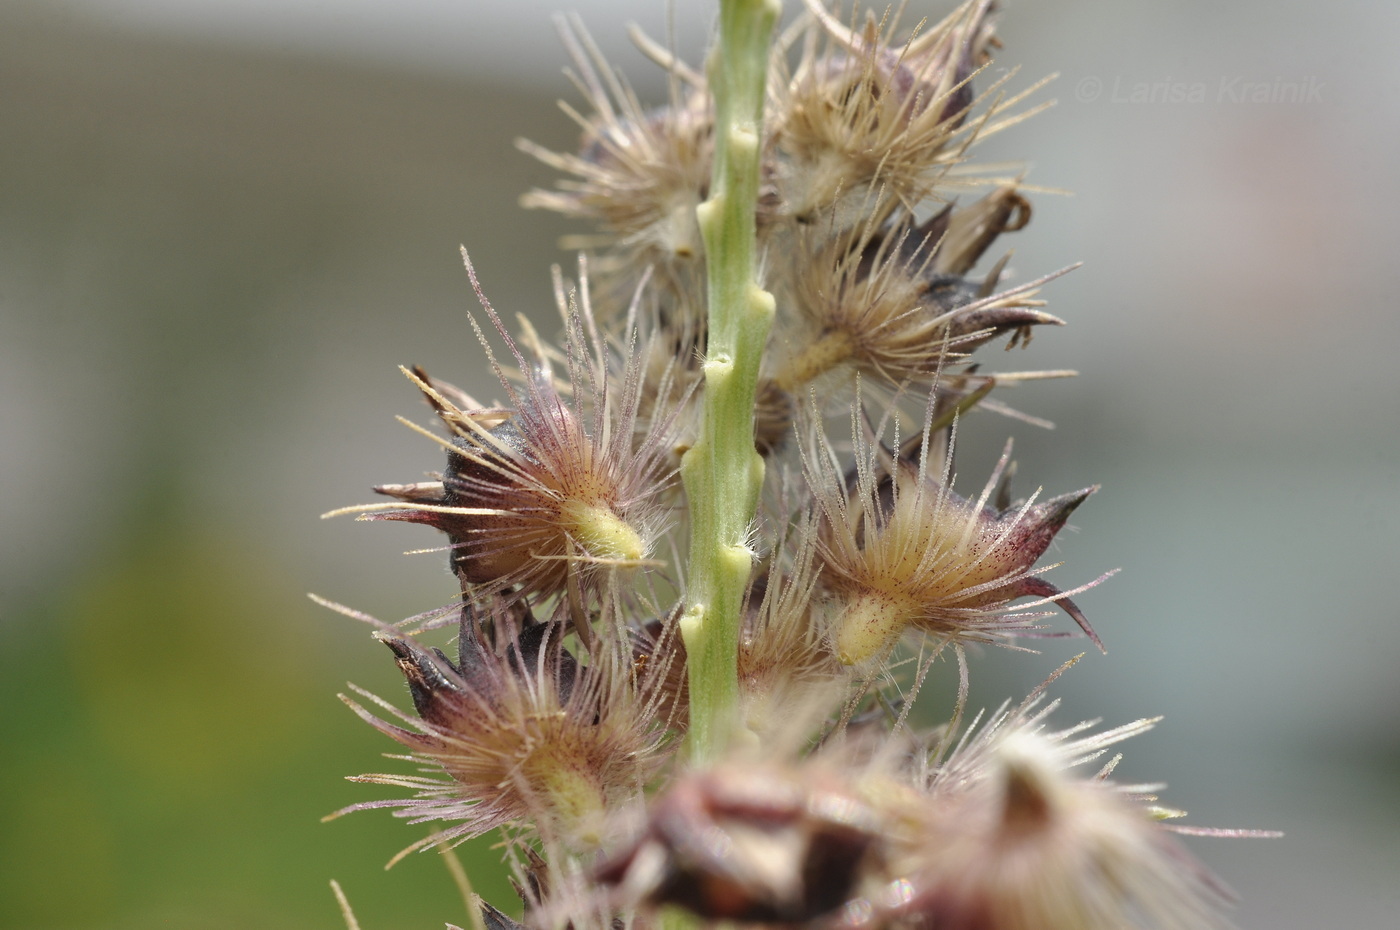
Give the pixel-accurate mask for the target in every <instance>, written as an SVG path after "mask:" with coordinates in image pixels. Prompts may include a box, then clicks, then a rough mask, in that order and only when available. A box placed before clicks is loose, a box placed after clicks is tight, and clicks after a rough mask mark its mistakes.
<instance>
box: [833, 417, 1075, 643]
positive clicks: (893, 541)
mask: <svg viewBox="0 0 1400 930" xmlns="http://www.w3.org/2000/svg"><path fill="white" fill-rule="evenodd" d="M878 445H879V444H878V442H876V441H875V440H873V439H869V438H866V439H863V440H861V439H858V441H857V450H856V455H857V471H856V475H855V476H854V481H851V482H847V480H846V479H845V478H844V477H843V476H840V475H837V474H835V472H834V471H833V470H831V469H830V468H829V467H827V466H822V467H821V469H820V473H819V474H817V475H816V476H815V477H816V478H817V480H816V481H814V482H813V484H814V491H815V493H816V495H817V500H818V504H819V507H820V509H821V512H822V521H821V536H820V539H821V547H820V561H821V563H822V569H823V570H822V575H821V582H822V585H823V587H824V588H825V589H826V590H827V591H828V592H829V593H830V595H831V599H832V603H831V607H832V611H833V616H832V621H831V622H832V626H833V638H834V642H835V651H836V654H837V656H838V658H840V660H841V661H842V662H845V663H847V664H854V663H859V662H864V661H866V660H868V659H872V658H877V657H880V656H883V655H884V654H885V652H886V651H887V650H888V649H889V648H890V647H891V646H892V645H893V644H894V642H895V641H896V640H897V639H898V638H899V636H900V635H901V634H902V633H904V632H905V631H906V630H910V629H916V630H922V631H925V632H927V633H929V634H931V635H933V636H934V637H936V638H939V639H942V640H948V639H953V640H982V641H996V640H998V639H1004V638H1006V637H1009V636H1014V635H1016V634H1018V633H1021V634H1024V633H1027V632H1032V631H1034V630H1037V629H1039V627H1038V626H1036V625H1035V624H1034V623H1033V621H1035V620H1037V619H1039V618H1040V617H1041V616H1043V614H1032V615H1027V614H1026V613H1024V608H1017V607H1012V606H1010V605H1011V602H1012V601H1014V600H1016V599H1018V598H1022V597H1028V596H1030V597H1037V598H1041V599H1043V600H1041V601H1040V602H1039V603H1041V604H1043V603H1046V602H1047V601H1053V602H1055V603H1058V604H1060V605H1061V606H1062V607H1064V609H1065V610H1066V611H1067V612H1069V613H1070V615H1071V616H1072V617H1074V619H1075V620H1076V622H1078V623H1079V624H1080V625H1081V627H1082V628H1083V629H1084V631H1085V632H1086V633H1088V634H1089V635H1090V636H1091V637H1092V636H1093V634H1092V631H1091V630H1090V628H1089V626H1088V623H1087V621H1086V620H1084V619H1083V614H1082V613H1081V612H1080V611H1079V609H1078V607H1076V606H1075V605H1074V603H1073V602H1072V601H1070V600H1069V599H1068V598H1067V597H1066V596H1064V595H1063V594H1062V593H1061V592H1060V591H1059V590H1058V589H1057V588H1055V587H1053V586H1052V585H1050V584H1049V583H1048V582H1046V581H1044V580H1042V579H1041V578H1039V577H1038V576H1037V575H1036V574H1034V573H1033V572H1032V569H1033V567H1034V565H1035V563H1036V561H1037V560H1039V558H1040V557H1041V555H1042V554H1043V553H1044V552H1045V550H1046V549H1047V548H1048V547H1049V546H1050V543H1051V542H1052V541H1053V540H1054V538H1055V534H1056V533H1058V532H1059V530H1060V529H1061V528H1062V527H1063V526H1064V524H1065V521H1066V520H1067V519H1068V517H1069V515H1070V514H1071V513H1072V512H1073V511H1074V509H1075V508H1076V507H1078V506H1079V505H1080V504H1081V503H1083V501H1084V500H1085V499H1086V498H1088V497H1089V495H1090V494H1092V493H1093V492H1094V491H1095V490H1097V488H1086V489H1084V490H1083V491H1077V492H1075V493H1073V494H1066V495H1063V496H1061V497H1056V498H1052V499H1051V500H1048V501H1044V502H1041V503H1036V502H1034V500H1032V501H1028V502H1026V503H1024V504H1022V505H1020V506H1018V507H1013V508H1010V509H1008V510H1006V511H1002V512H997V511H994V510H992V509H990V508H989V507H987V500H988V499H989V498H990V496H991V494H992V492H993V490H994V489H995V487H996V486H997V484H998V482H999V480H1000V478H1001V475H1002V473H1003V471H1004V470H1005V468H1006V466H1007V464H1008V462H1009V456H1010V449H1009V448H1008V449H1007V452H1006V454H1004V455H1003V456H1002V459H1001V461H1000V462H999V464H998V466H997V468H996V470H995V471H994V472H993V474H992V477H991V479H990V480H989V481H988V483H987V486H986V488H985V489H984V490H983V493H982V495H981V497H980V499H978V500H977V501H976V502H973V501H969V500H966V499H964V498H962V497H960V496H959V495H957V494H955V493H954V492H953V491H952V489H951V487H949V483H950V480H951V476H950V475H949V474H947V473H945V474H944V475H943V476H942V477H941V478H938V477H935V476H933V475H931V474H930V473H929V472H928V469H927V467H926V464H927V454H928V452H927V447H926V446H925V447H924V448H923V451H922V452H921V457H920V461H919V462H918V463H917V464H916V463H914V462H910V461H907V460H904V459H898V458H896V459H893V460H891V461H887V462H886V463H885V465H883V466H882V465H881V464H879V462H878V461H877V457H876V454H875V453H876V451H877V449H878ZM829 460H830V459H829V456H827V457H821V456H814V457H813V459H812V460H811V461H814V462H822V461H829ZM1029 606H1036V604H1035V603H1032V604H1031V605H1029ZM1095 642H1096V643H1097V638H1095Z"/></svg>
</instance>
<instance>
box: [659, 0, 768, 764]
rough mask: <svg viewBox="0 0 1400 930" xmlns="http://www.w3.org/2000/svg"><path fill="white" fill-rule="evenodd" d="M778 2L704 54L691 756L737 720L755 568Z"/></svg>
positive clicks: (692, 483) (713, 745)
mask: <svg viewBox="0 0 1400 930" xmlns="http://www.w3.org/2000/svg"><path fill="white" fill-rule="evenodd" d="M781 9H782V4H781V2H780V0H721V2H720V25H719V41H718V42H717V44H716V45H715V47H714V49H713V50H712V51H711V52H710V57H709V60H708V62H707V68H708V71H709V81H710V87H711V90H712V93H713V94H714V102H715V165H714V176H713V179H712V181H711V184H710V199H709V200H707V201H705V202H704V203H703V204H701V205H700V207H699V209H698V210H697V215H698V218H699V222H700V231H701V234H702V235H703V237H704V242H705V260H706V265H707V269H708V274H709V302H710V305H709V331H708V332H709V335H708V343H707V345H706V347H705V365H704V375H705V393H704V405H705V409H704V419H703V422H702V426H701V430H700V436H699V438H698V439H697V441H696V443H695V445H694V446H692V447H691V448H690V450H689V451H688V452H686V454H685V457H684V459H683V461H682V463H681V475H682V478H683V480H684V482H685V489H686V495H687V497H688V498H689V501H690V519H691V535H690V566H689V572H688V574H687V578H686V584H687V588H686V610H685V614H684V616H683V617H682V619H681V634H682V636H683V637H684V639H685V648H686V653H687V655H688V662H689V668H688V671H689V676H690V726H689V731H688V737H687V738H688V740H689V750H690V757H691V759H692V760H693V761H694V762H697V763H698V762H704V761H706V760H708V759H713V758H715V757H716V756H717V755H719V753H720V752H721V751H722V750H723V748H724V745H725V743H726V741H727V740H728V738H729V736H730V735H731V730H732V728H733V726H734V724H735V719H736V714H737V709H738V698H739V679H738V657H739V624H740V610H741V608H742V601H743V596H744V588H745V586H746V585H747V584H748V580H749V574H750V572H751V571H752V569H753V559H752V553H751V552H750V550H749V547H748V545H747V544H746V543H747V536H748V530H749V524H750V522H751V521H752V520H753V515H754V510H755V508H756V507H757V505H758V495H759V490H760V488H761V487H762V484H763V459H762V458H760V457H759V455H758V453H757V452H755V451H754V444H753V421H754V416H753V411H754V394H755V391H756V386H757V384H758V369H759V362H760V360H761V359H762V357H763V346H764V343H765V342H766V341H767V339H768V331H769V329H771V328H772V324H773V296H772V295H771V294H769V293H768V292H767V291H764V290H763V289H762V288H760V287H759V286H758V281H757V279H756V274H755V272H756V268H757V233H756V229H755V221H754V214H755V210H756V208H757V203H758V185H759V164H760V161H761V158H762V147H763V99H764V94H765V90H766V82H767V75H768V55H769V44H770V42H771V38H772V34H773V27H774V25H775V24H776V23H777V20H778V14H779V13H780V12H781Z"/></svg>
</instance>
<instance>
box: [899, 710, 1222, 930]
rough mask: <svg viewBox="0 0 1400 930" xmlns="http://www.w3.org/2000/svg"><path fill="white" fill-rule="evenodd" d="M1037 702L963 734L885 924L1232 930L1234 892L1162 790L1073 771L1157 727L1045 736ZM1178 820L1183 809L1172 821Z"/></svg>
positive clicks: (904, 860)
mask: <svg viewBox="0 0 1400 930" xmlns="http://www.w3.org/2000/svg"><path fill="white" fill-rule="evenodd" d="M1039 700H1040V696H1039V694H1037V695H1034V696H1033V697H1032V698H1031V699H1029V700H1028V701H1027V702H1026V703H1024V704H1022V705H1021V707H1019V708H1017V709H1016V710H1014V711H1010V712H1008V711H1007V710H1006V709H1005V708H1003V710H1002V711H1001V712H999V713H998V714H996V715H994V716H993V717H992V719H991V720H990V721H989V722H988V723H987V725H986V726H985V727H984V728H983V729H982V730H981V731H980V732H976V733H970V734H967V735H965V736H964V737H963V741H962V743H961V744H960V745H959V747H958V748H957V750H955V752H954V753H953V755H952V756H951V757H950V758H949V759H948V760H947V761H946V762H945V763H943V764H942V765H940V766H937V767H936V768H935V769H934V770H933V772H932V775H931V778H930V780H929V782H928V784H927V785H926V788H925V790H926V801H925V803H924V806H923V809H922V813H921V816H922V819H923V827H922V829H921V830H920V831H919V839H918V842H917V844H916V845H914V846H911V847H910V848H908V849H907V850H906V851H905V854H904V856H902V857H899V859H898V863H897V868H896V871H895V872H894V874H895V875H898V876H899V880H898V881H896V882H894V883H892V884H891V885H890V886H889V887H888V888H887V889H886V892H885V893H884V894H883V895H880V896H877V898H876V901H877V902H880V903H881V905H882V908H883V909H884V910H883V914H884V916H885V917H886V918H887V919H888V921H889V925H891V926H900V927H903V926H906V925H907V926H921V927H940V928H945V927H946V928H957V930H964V928H966V930H972V928H996V930H1111V928H1120V927H1126V926H1133V927H1142V928H1145V930H1146V928H1151V930H1190V928H1221V927H1225V926H1228V923H1227V921H1225V920H1224V918H1223V917H1222V916H1221V913H1220V911H1221V906H1222V905H1223V904H1224V903H1226V901H1227V898H1228V893H1227V892H1226V891H1225V890H1224V889H1223V888H1222V887H1221V886H1220V885H1219V884H1218V882H1216V881H1215V880H1214V879H1213V877H1212V876H1210V875H1209V873H1208V872H1206V871H1205V870H1204V868H1202V867H1201V866H1200V865H1198V864H1197V863H1195V862H1194V861H1193V860H1192V859H1191V857H1190V856H1189V855H1188V854H1187V853H1186V852H1185V850H1183V849H1182V848H1180V846H1179V845H1178V844H1177V843H1176V842H1175V840H1174V838H1173V837H1172V836H1171V835H1170V833H1169V832H1168V829H1167V828H1165V827H1163V826H1162V825H1161V824H1160V823H1158V822H1157V821H1158V820H1160V819H1161V817H1162V816H1163V812H1162V811H1161V809H1160V808H1154V807H1152V806H1150V802H1151V801H1154V800H1155V796H1153V795H1152V794H1151V793H1150V792H1151V791H1153V790H1155V786H1117V785H1115V784H1113V783H1112V782H1110V781H1109V780H1108V776H1109V774H1110V772H1111V771H1112V769H1113V767H1114V766H1115V765H1116V763H1117V758H1116V757H1115V758H1114V759H1112V760H1110V761H1109V762H1108V764H1107V765H1105V766H1103V767H1102V768H1101V769H1100V770H1099V771H1098V773H1097V774H1094V775H1089V776H1085V775H1081V774H1077V773H1075V772H1074V771H1073V769H1074V768H1075V767H1076V766H1079V765H1082V764H1084V763H1087V762H1089V761H1090V760H1093V759H1096V758H1099V757H1100V756H1102V755H1103V754H1104V753H1105V751H1106V749H1107V747H1109V746H1111V745H1113V744H1115V743H1117V742H1120V741H1122V740H1124V739H1127V738H1128V737H1131V736H1133V735H1135V734H1138V733H1141V732H1144V731H1145V730H1147V729H1149V728H1151V726H1152V725H1153V724H1154V723H1155V721H1153V720H1139V721H1136V722H1134V723H1131V724H1128V725H1126V726H1123V727H1119V728H1117V729H1114V730H1109V731H1106V732H1102V733H1097V734H1092V733H1091V734H1088V735H1085V731H1086V730H1088V728H1089V727H1091V726H1092V724H1091V723H1085V724H1080V725H1079V726H1076V727H1072V728H1070V729H1068V730H1065V731H1062V732H1059V733H1045V732H1043V730H1042V727H1043V720H1044V718H1045V716H1046V715H1047V714H1048V713H1049V712H1050V711H1052V710H1053V709H1054V706H1055V705H1054V704H1053V703H1052V704H1049V705H1047V706H1045V707H1043V708H1041V709H1039V710H1036V709H1035V708H1036V705H1037V704H1038V702H1039ZM1172 813H1179V812H1172Z"/></svg>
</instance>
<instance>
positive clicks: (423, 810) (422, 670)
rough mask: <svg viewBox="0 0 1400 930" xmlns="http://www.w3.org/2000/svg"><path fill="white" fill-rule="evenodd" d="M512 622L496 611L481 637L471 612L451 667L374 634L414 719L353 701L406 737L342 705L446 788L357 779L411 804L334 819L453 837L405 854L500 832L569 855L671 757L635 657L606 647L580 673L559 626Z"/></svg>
mask: <svg viewBox="0 0 1400 930" xmlns="http://www.w3.org/2000/svg"><path fill="white" fill-rule="evenodd" d="M520 613H521V612H520V611H518V610H508V609H505V606H504V602H502V601H500V600H499V599H496V600H495V601H493V606H491V607H490V619H491V621H492V622H491V633H490V634H489V635H488V634H487V633H485V632H484V631H483V626H482V624H481V623H480V622H479V621H480V619H481V618H480V617H479V616H478V615H477V612H476V610H475V608H473V607H472V606H471V605H464V606H463V607H462V608H461V623H460V634H459V656H458V660H457V662H455V663H453V662H451V661H449V660H448V659H447V657H446V656H445V655H443V654H442V652H440V651H438V650H431V651H430V650H428V649H426V648H424V647H422V646H420V645H419V644H418V643H417V642H416V641H415V640H413V639H411V638H407V637H403V636H402V635H399V634H397V633H396V632H395V631H393V630H391V629H390V630H385V631H383V632H381V633H380V634H379V635H380V638H381V639H382V640H383V641H384V642H385V644H386V645H388V646H389V648H390V649H391V650H392V651H393V653H394V656H395V658H396V660H397V662H398V665H399V668H400V669H401V670H402V671H403V673H404V677H405V678H406V679H407V681H408V684H409V692H410V694H411V695H412V698H413V703H414V707H415V708H416V710H417V714H418V715H417V717H414V716H412V715H409V714H406V713H403V712H401V711H399V710H398V709H396V708H395V707H394V706H393V705H391V704H389V703H387V702H385V701H383V700H381V699H379V698H377V697H375V696H374V695H372V694H369V693H368V692H365V691H362V690H360V689H356V691H357V692H358V693H359V694H360V695H361V696H362V697H364V698H366V699H368V700H369V701H371V702H373V703H374V704H376V705H378V707H379V708H381V709H382V710H384V711H386V712H387V713H388V714H389V715H391V717H394V718H397V719H398V720H399V721H400V722H401V723H403V724H405V725H403V726H401V725H399V724H396V723H390V722H388V721H386V720H384V719H381V718H379V717H378V716H376V715H375V714H373V713H372V712H371V711H369V710H367V709H365V708H364V707H363V706H361V705H360V704H359V703H357V702H356V701H354V700H351V699H349V698H344V697H343V696H342V697H343V699H344V700H345V701H346V703H347V704H349V705H350V707H351V708H353V709H354V710H355V712H356V713H357V714H359V715H360V717H362V718H363V719H364V720H366V721H367V722H368V723H370V724H371V725H372V726H374V727H375V728H376V729H378V730H379V731H380V732H382V733H385V734H386V735H388V736H390V737H392V738H393V739H394V740H396V741H398V742H399V743H401V744H402V745H404V746H406V747H407V748H408V749H410V750H411V751H412V753H413V754H412V756H411V757H410V758H411V759H413V760H414V761H417V762H420V763H423V764H425V765H426V766H428V767H429V768H430V769H434V770H438V771H440V772H441V773H442V777H434V776H431V775H424V776H409V775H392V774H375V775H363V776H359V777H357V778H355V779H352V780H354V781H359V782H366V783H371V784H380V785H392V786H396V787H402V788H409V789H412V790H414V791H416V792H417V794H416V796H415V797H413V798H408V799H389V800H379V801H369V802H365V803H361V804H356V805H353V806H351V807H349V808H346V809H345V810H344V811H341V812H339V813H346V812H349V811H353V810H367V809H377V808H388V809H391V810H393V811H394V812H395V816H398V817H403V818H405V819H407V820H409V821H410V822H413V823H421V822H431V821H447V822H449V823H451V824H452V825H451V826H448V827H445V828H444V829H443V830H441V831H440V832H438V833H435V834H434V835H433V836H431V837H429V838H428V839H427V840H425V841H423V842H421V843H419V844H416V845H415V846H414V847H410V849H412V848H419V847H421V846H423V845H427V844H430V843H451V842H456V841H458V840H462V839H466V838H469V837H472V836H478V835H480V834H482V833H485V832H487V831H489V830H492V829H495V828H497V827H506V826H511V827H515V828H518V829H521V830H523V831H525V832H526V834H527V835H534V836H538V837H540V838H542V839H543V840H545V841H546V842H550V843H562V844H563V845H564V847H565V848H572V849H586V848H589V847H591V846H593V845H594V844H596V843H597V842H599V841H600V839H601V838H602V836H603V833H602V831H603V830H604V827H605V813H606V812H607V811H609V810H612V809H614V808H619V807H625V806H626V804H627V802H628V799H630V798H632V797H634V796H635V795H636V794H637V792H638V791H639V788H640V785H642V784H643V783H644V782H646V781H647V780H648V779H649V778H651V777H652V776H653V775H654V774H655V772H656V770H657V768H658V767H659V765H660V764H661V763H662V762H663V761H664V759H665V757H666V754H667V752H668V743H667V741H666V737H665V731H666V721H664V720H662V719H659V718H658V717H657V715H656V711H657V708H658V706H659V702H658V700H657V697H656V690H657V687H656V676H648V675H641V676H638V675H636V674H634V669H633V666H632V664H631V662H630V657H629V656H627V655H626V654H625V652H624V650H621V649H618V648H616V644H615V643H613V642H607V641H604V642H603V643H602V644H600V645H598V646H596V647H595V648H594V649H593V650H592V652H591V653H590V656H589V662H588V664H587V665H586V666H585V665H581V664H580V663H579V662H577V661H576V660H575V659H574V657H573V656H572V655H570V654H569V652H567V651H566V650H565V648H564V646H563V643H562V637H563V635H564V632H565V624H564V623H563V622H561V621H552V622H547V623H535V622H533V621H532V620H531V619H530V618H529V617H528V615H527V616H525V617H524V618H523V619H522V618H521V617H520ZM405 852H407V850H406V851H405Z"/></svg>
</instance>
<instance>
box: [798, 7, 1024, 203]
mask: <svg viewBox="0 0 1400 930" xmlns="http://www.w3.org/2000/svg"><path fill="white" fill-rule="evenodd" d="M806 5H807V9H808V11H809V13H810V14H811V15H812V17H813V22H814V23H815V26H814V27H813V29H812V31H811V32H810V33H809V35H808V38H807V42H806V46H805V48H804V54H803V56H802V59H801V61H800V62H799V64H798V66H797V68H796V70H795V71H794V72H793V74H792V76H791V79H790V80H789V82H788V83H787V86H786V87H785V88H783V89H782V90H781V91H780V93H779V99H778V101H777V102H776V105H775V107H774V111H775V116H776V118H777V120H778V128H777V130H776V133H775V139H776V146H777V156H776V157H777V162H776V166H775V169H774V179H775V184H776V187H777V189H778V191H779V195H780V197H781V199H782V201H783V202H784V204H785V209H786V212H787V215H789V216H791V217H792V218H793V219H794V220H796V221H797V222H799V223H811V222H817V221H818V220H819V219H820V220H822V221H826V220H828V219H830V221H831V222H833V223H834V224H835V226H836V227H837V228H838V229H844V228H850V227H852V226H854V225H856V224H857V223H859V222H862V221H864V220H865V219H866V218H867V214H866V210H867V208H868V206H869V204H870V203H871V201H872V198H871V194H872V193H873V192H874V191H875V190H876V189H877V188H884V189H885V190H886V191H887V192H888V194H889V195H890V196H891V197H892V199H893V205H897V206H903V207H904V208H906V209H913V208H914V207H915V206H917V205H918V204H919V203H920V202H921V201H923V200H924V199H925V198H927V197H928V196H929V195H930V194H931V193H932V192H933V190H934V188H935V187H936V186H937V185H938V184H939V183H940V182H941V181H943V180H945V177H946V175H947V173H948V171H949V169H950V168H952V167H953V166H955V165H957V164H958V163H960V162H961V161H962V160H963V159H964V158H965V157H966V153H967V149H968V147H969V146H971V145H972V143H973V142H974V141H975V140H976V139H977V138H979V137H980V136H985V135H987V134H990V133H992V132H996V131H999V130H1000V129H1002V128H1005V127H1006V126H1008V125H1010V124H1011V123H1013V122H1016V121H1019V119H1022V118H1025V116H1028V115H1029V113H1024V114H1020V115H1018V116H1013V117H1007V116H1006V111H1007V110H1008V109H1009V108H1012V107H1014V106H1016V105H1017V104H1019V103H1020V101H1021V100H1023V99H1024V97H1025V96H1026V94H1025V93H1022V94H1018V95H1016V96H1014V97H1012V98H1010V99H1004V98H1002V97H1000V96H994V95H996V94H997V92H998V91H999V88H1000V85H1001V83H1003V82H1004V80H1005V78H1003V79H1001V80H999V81H998V82H996V83H995V84H994V85H993V86H992V88H990V89H989V90H988V91H986V92H984V93H983V94H982V96H981V97H980V98H977V97H975V96H974V94H973V92H972V88H971V80H972V77H973V75H974V74H975V73H976V72H977V71H978V70H979V69H980V68H982V67H983V66H984V65H986V64H987V62H988V61H990V50H991V48H992V47H993V46H994V45H995V44H996V40H995V38H994V37H993V29H992V23H991V19H990V14H991V7H992V4H991V3H990V2H989V0H974V2H969V3H965V4H963V5H962V6H960V7H959V8H958V9H957V10H955V11H954V12H952V13H951V14H949V15H948V16H947V17H946V18H945V19H943V20H942V21H941V22H939V23H937V24H935V25H933V26H931V27H928V28H926V29H923V30H922V31H919V30H917V29H916V30H915V33H916V34H915V35H914V36H912V37H911V38H909V39H907V40H906V41H900V40H898V39H896V33H897V31H898V29H899V26H898V23H897V22H895V21H894V19H895V17H887V18H886V20H885V21H883V22H877V21H876V20H875V18H874V16H873V15H872V14H867V18H866V21H865V25H864V27H863V28H859V29H856V28H851V27H848V26H846V25H843V24H842V23H841V22H840V21H839V20H838V19H837V18H836V17H835V16H833V15H832V14H831V13H830V12H829V11H828V10H827V9H826V7H825V6H824V5H823V4H822V3H821V2H819V0H806ZM851 15H852V19H853V20H855V19H856V18H857V17H858V16H859V11H858V10H853V11H852V14H851ZM819 36H821V37H824V39H825V41H824V42H821V41H819V40H818V37H819ZM1026 93H1029V91H1027V92H1026ZM993 98H994V99H993ZM987 100H990V103H988V105H987V106H986V108H985V109H984V111H983V112H982V113H981V115H979V116H977V117H976V118H972V119H969V117H970V115H971V112H972V110H973V109H974V108H975V107H976V105H977V104H978V103H979V102H980V101H987Z"/></svg>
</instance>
